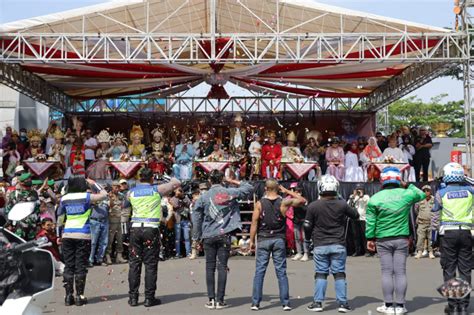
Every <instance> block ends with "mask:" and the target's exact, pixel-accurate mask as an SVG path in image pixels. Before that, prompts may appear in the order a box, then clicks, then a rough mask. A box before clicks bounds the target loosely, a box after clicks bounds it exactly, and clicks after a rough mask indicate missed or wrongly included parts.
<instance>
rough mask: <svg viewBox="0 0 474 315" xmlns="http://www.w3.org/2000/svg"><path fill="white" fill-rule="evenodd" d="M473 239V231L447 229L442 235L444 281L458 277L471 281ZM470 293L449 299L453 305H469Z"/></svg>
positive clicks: (441, 261)
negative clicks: (461, 297) (460, 298)
mask: <svg viewBox="0 0 474 315" xmlns="http://www.w3.org/2000/svg"><path fill="white" fill-rule="evenodd" d="M471 259H472V241H471V231H468V230H451V231H446V232H445V233H444V236H443V237H441V260H440V263H441V267H442V268H443V278H444V281H448V280H450V279H453V278H455V277H456V269H457V271H458V277H459V278H461V279H464V280H466V281H467V282H469V283H471ZM469 298H470V295H468V296H467V297H465V298H464V299H462V300H455V299H448V304H449V305H450V306H451V307H456V306H465V307H467V306H469Z"/></svg>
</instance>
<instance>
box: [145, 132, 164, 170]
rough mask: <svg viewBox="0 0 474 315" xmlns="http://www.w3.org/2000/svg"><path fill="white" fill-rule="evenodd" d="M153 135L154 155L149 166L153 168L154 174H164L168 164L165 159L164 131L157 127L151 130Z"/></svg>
mask: <svg viewBox="0 0 474 315" xmlns="http://www.w3.org/2000/svg"><path fill="white" fill-rule="evenodd" d="M151 134H152V136H153V142H152V143H151V147H152V150H153V152H152V154H153V155H152V157H151V159H150V163H149V166H150V168H151V169H152V170H153V173H154V174H157V175H163V174H164V173H166V169H167V165H166V161H165V153H164V151H165V141H164V139H163V131H162V130H160V129H159V128H155V129H153V130H152V131H151Z"/></svg>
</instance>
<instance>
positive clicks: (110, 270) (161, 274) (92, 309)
mask: <svg viewBox="0 0 474 315" xmlns="http://www.w3.org/2000/svg"><path fill="white" fill-rule="evenodd" d="M204 263H205V262H204V259H202V258H201V259H198V260H194V261H189V260H187V259H180V260H169V261H165V262H160V265H159V271H158V292H157V296H159V297H160V298H161V299H162V301H163V304H162V305H160V306H155V307H153V308H148V309H147V308H145V307H143V305H140V306H138V307H135V308H130V307H129V306H128V304H127V299H128V295H127V291H128V283H127V274H128V265H126V264H123V265H113V266H109V267H95V268H93V269H91V270H90V272H89V275H88V279H87V286H86V295H87V297H88V298H89V304H88V305H86V306H83V307H75V306H71V307H67V308H66V307H65V306H64V303H63V296H64V291H63V288H62V286H61V279H60V278H57V279H56V284H55V285H56V289H55V297H54V300H53V301H52V302H51V304H50V305H49V306H48V309H47V311H46V313H47V314H97V315H100V314H112V315H121V314H215V313H216V312H222V314H244V313H248V312H249V311H250V310H249V307H250V295H251V291H252V279H253V273H254V268H255V266H254V264H255V263H254V259H253V258H240V257H237V258H232V259H231V260H230V263H229V267H230V273H229V277H228V283H227V292H226V294H227V296H226V301H227V303H228V304H229V305H230V307H229V308H228V309H225V310H221V311H216V310H212V311H211V310H207V309H205V308H204V306H203V305H204V303H205V302H206V301H207V298H206V296H205V292H206V285H205V279H204ZM347 269H348V270H347V274H348V292H349V297H350V304H351V305H352V306H353V307H354V309H355V310H354V311H353V312H352V314H373V315H375V314H377V312H376V311H375V308H376V307H377V306H378V305H380V303H381V296H382V293H381V288H380V267H379V263H378V259H377V258H350V259H349V260H348V264H347ZM288 276H289V281H290V294H291V299H292V300H291V303H292V306H293V307H294V309H293V311H292V312H291V313H290V314H309V313H310V312H308V311H307V310H306V306H307V305H308V304H309V303H310V302H311V300H312V292H313V263H312V262H293V261H291V260H289V261H288ZM408 277H409V287H408V296H407V299H408V305H407V307H408V309H409V310H410V313H412V314H442V313H443V307H444V300H443V299H441V298H440V296H439V295H438V293H437V292H436V290H435V288H436V287H437V286H439V285H440V284H441V282H442V280H441V271H440V267H439V260H438V259H436V260H429V259H422V260H420V261H416V260H415V259H413V258H410V259H409V262H408ZM265 280H266V281H265V287H264V294H265V296H264V301H263V302H262V304H261V306H262V309H261V311H260V313H263V314H278V313H283V311H282V309H281V308H280V304H279V300H278V285H277V281H276V278H275V274H274V270H273V266H272V265H270V266H269V270H268V272H267V277H266V279H265ZM141 291H142V292H143V289H141ZM334 297H335V295H334V287H333V279H332V278H331V281H330V284H329V287H328V292H327V298H328V302H327V304H326V310H327V311H325V312H324V313H325V314H337V310H336V305H335V303H334ZM140 298H141V301H140V302H141V303H143V297H142V296H141V297H140Z"/></svg>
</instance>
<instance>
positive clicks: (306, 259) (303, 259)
mask: <svg viewBox="0 0 474 315" xmlns="http://www.w3.org/2000/svg"><path fill="white" fill-rule="evenodd" d="M308 260H309V257H308V254H307V253H305V254H304V255H303V258H301V260H300V261H308Z"/></svg>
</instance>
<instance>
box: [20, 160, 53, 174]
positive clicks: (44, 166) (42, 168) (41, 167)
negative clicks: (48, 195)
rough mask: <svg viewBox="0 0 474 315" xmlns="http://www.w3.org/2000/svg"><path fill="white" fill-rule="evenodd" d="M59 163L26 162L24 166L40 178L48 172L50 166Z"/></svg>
mask: <svg viewBox="0 0 474 315" xmlns="http://www.w3.org/2000/svg"><path fill="white" fill-rule="evenodd" d="M56 163H59V162H56V161H46V162H26V161H25V165H26V166H27V167H28V168H29V169H30V170H31V171H32V172H33V173H34V174H35V175H36V176H41V175H42V174H43V173H44V172H46V171H47V170H49V168H50V167H51V166H53V165H54V164H56Z"/></svg>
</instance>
